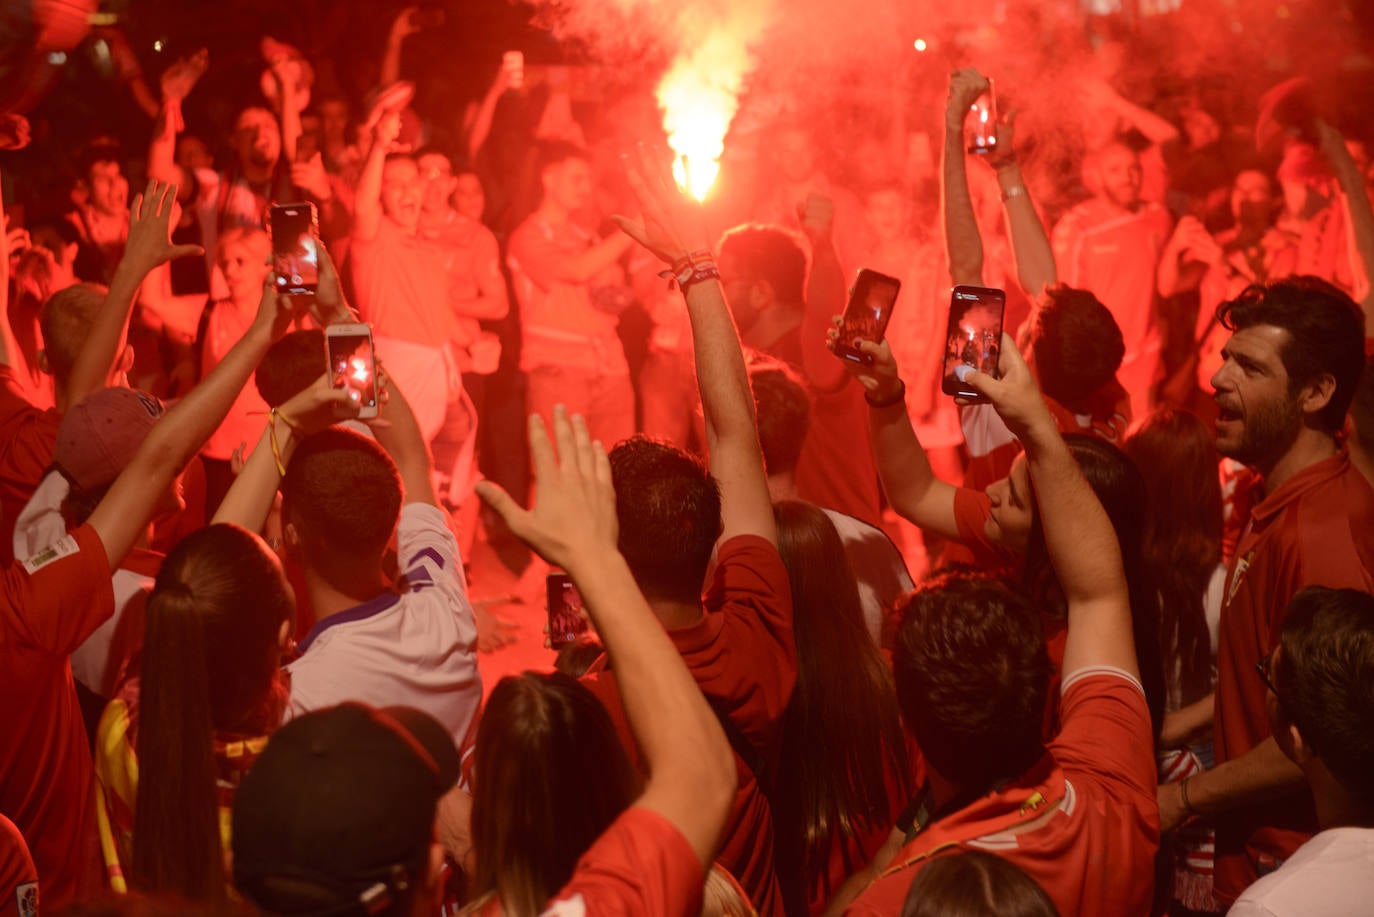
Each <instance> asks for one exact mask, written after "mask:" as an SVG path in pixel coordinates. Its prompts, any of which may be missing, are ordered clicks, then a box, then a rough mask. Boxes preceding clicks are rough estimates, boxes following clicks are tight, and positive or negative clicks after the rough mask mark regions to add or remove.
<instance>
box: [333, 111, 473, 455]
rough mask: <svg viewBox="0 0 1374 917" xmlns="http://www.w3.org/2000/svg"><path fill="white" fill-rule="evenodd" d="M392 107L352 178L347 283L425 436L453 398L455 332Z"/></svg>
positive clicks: (457, 387) (416, 177)
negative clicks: (422, 228)
mask: <svg viewBox="0 0 1374 917" xmlns="http://www.w3.org/2000/svg"><path fill="white" fill-rule="evenodd" d="M400 131H401V115H400V112H399V111H390V112H387V113H386V114H384V115H382V117H381V118H380V120H379V121H378V122H377V125H376V126H375V127H374V128H373V131H372V134H373V138H372V149H371V151H370V152H369V153H368V155H367V161H366V163H365V164H364V165H363V172H362V176H361V177H360V178H359V179H358V194H357V205H356V206H357V210H356V213H355V216H354V221H353V248H352V264H353V283H354V287H355V289H356V290H357V293H358V307H359V309H360V310H361V312H362V315H363V317H364V318H365V319H366V320H367V321H369V322H370V323H371V324H372V330H373V333H374V334H375V335H376V344H377V356H378V357H379V358H380V359H382V360H385V361H386V367H387V372H389V373H390V374H391V375H392V377H393V378H395V379H396V382H397V384H398V385H399V386H400V388H401V390H402V391H403V392H405V393H406V397H407V398H408V399H409V401H410V405H411V409H412V410H413V411H414V412H415V419H416V420H417V421H419V423H420V430H421V431H422V433H423V434H424V438H425V442H429V441H430V440H432V439H434V435H435V434H436V433H438V432H439V428H440V427H441V426H443V423H444V414H445V413H446V411H447V410H448V405H449V403H450V402H451V401H454V400H456V399H457V398H458V397H460V394H461V391H462V382H461V379H460V375H459V369H458V364H457V362H456V361H455V360H454V358H453V356H452V354H451V353H450V351H449V349H448V345H449V342H450V341H452V340H453V338H454V336H455V334H456V333H457V315H456V314H455V313H454V310H453V307H452V303H451V300H450V287H449V275H448V258H449V256H448V254H447V252H446V251H445V249H444V247H443V246H442V245H441V244H440V243H439V242H437V241H435V240H433V239H431V238H429V237H427V236H426V235H425V234H423V233H421V232H420V208H421V203H422V199H423V190H424V182H423V181H422V180H421V177H420V167H419V165H418V163H417V162H416V160H415V158H414V157H412V156H410V155H407V154H403V153H395V152H393V150H394V149H395V147H396V142H397V137H398V136H399V135H400Z"/></svg>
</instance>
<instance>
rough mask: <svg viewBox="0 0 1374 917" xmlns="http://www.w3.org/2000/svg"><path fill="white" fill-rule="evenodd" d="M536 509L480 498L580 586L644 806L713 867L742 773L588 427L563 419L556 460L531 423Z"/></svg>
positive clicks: (490, 492)
mask: <svg viewBox="0 0 1374 917" xmlns="http://www.w3.org/2000/svg"><path fill="white" fill-rule="evenodd" d="M529 433H530V456H531V458H532V460H533V466H534V489H535V498H534V507H533V509H532V510H528V511H527V510H523V509H521V508H520V507H519V506H518V505H517V504H516V503H515V501H514V500H512V499H511V497H510V496H509V495H508V494H507V493H506V492H505V491H503V490H501V488H500V487H498V486H496V485H495V484H492V483H490V482H487V481H482V482H479V483H478V484H477V493H478V495H479V496H480V497H481V498H482V499H483V500H484V501H485V502H486V503H488V504H489V505H490V506H491V507H492V508H493V509H494V510H496V512H497V513H498V514H500V516H501V518H502V519H504V520H505V522H506V525H508V526H509V527H510V529H511V531H512V532H514V533H515V534H516V535H517V536H518V537H519V538H520V539H521V540H522V541H524V542H525V543H526V544H528V545H529V546H530V547H531V548H533V549H534V550H535V551H536V552H537V553H538V554H539V555H540V556H541V557H543V558H544V559H545V560H546V561H548V562H549V563H550V564H553V565H555V566H559V567H562V568H563V569H565V570H567V571H568V573H569V574H570V575H571V576H572V578H573V582H574V583H576V584H577V588H578V590H579V591H580V592H581V593H582V599H583V602H584V603H585V607H586V608H587V611H588V614H589V615H590V616H591V619H592V622H593V623H594V624H595V625H596V631H597V633H598V634H599V635H600V637H601V641H602V643H603V644H604V645H605V647H606V651H607V653H608V654H609V655H610V657H611V665H612V666H613V667H614V669H615V673H616V679H617V680H618V681H619V683H620V686H621V697H622V699H623V701H624V704H625V714H626V716H627V718H628V719H629V722H630V728H631V730H632V731H633V732H634V736H635V740H636V741H637V742H638V744H639V747H640V749H641V750H642V751H643V753H644V759H645V763H646V765H647V770H648V773H649V779H648V782H647V783H646V784H645V786H644V792H643V793H642V794H641V795H640V797H639V799H638V800H637V801H636V805H639V806H642V807H644V808H647V809H651V810H653V811H655V812H657V813H659V814H660V815H662V816H663V817H664V818H666V819H667V820H668V821H669V822H671V823H672V824H673V825H674V826H675V827H676V828H677V829H678V831H680V832H681V833H682V835H683V837H685V838H686V839H687V841H688V843H690V844H691V846H692V849H693V850H695V851H696V854H697V857H698V858H699V859H700V861H701V864H702V868H703V869H707V868H709V867H710V864H711V861H712V860H713V859H714V857H715V854H716V844H717V842H718V841H719V839H720V833H721V830H722V828H724V826H725V818H726V815H727V814H728V813H729V809H730V803H731V801H732V799H733V797H734V792H735V782H736V774H735V763H734V756H733V755H732V754H731V752H730V746H729V743H728V742H727V741H726V739H725V734H724V733H723V732H722V731H721V727H720V721H719V720H717V719H716V715H715V714H714V713H713V712H712V711H711V708H710V707H709V706H707V704H706V700H705V698H704V697H703V696H702V694H701V690H700V689H699V688H698V687H697V685H696V682H695V680H693V678H692V676H691V674H690V673H689V672H688V671H687V667H686V665H684V664H683V661H682V657H681V656H680V655H678V652H677V650H676V649H675V648H674V647H673V645H672V643H671V642H669V640H668V635H667V634H666V633H665V632H664V630H663V625H661V624H660V623H659V622H658V619H657V618H655V617H654V615H653V612H652V611H650V609H649V605H648V603H647V602H646V601H645V600H644V597H643V595H641V594H640V592H639V590H638V588H637V587H636V586H635V583H634V578H633V577H632V576H631V575H630V570H629V567H628V566H627V565H626V563H625V559H624V558H623V557H622V556H621V555H620V552H619V551H618V550H617V549H616V535H617V522H616V514H615V488H614V486H613V485H612V483H611V468H610V462H609V461H608V460H607V458H606V452H605V449H604V448H602V446H601V444H600V443H593V442H591V439H590V437H589V436H588V435H587V428H586V425H585V424H584V423H582V419H581V418H580V417H574V418H573V419H572V422H571V423H570V422H569V421H568V418H567V415H566V413H564V411H563V409H562V408H561V407H558V408H555V409H554V438H555V439H556V440H557V443H558V452H557V455H556V456H555V454H554V450H553V447H552V444H551V443H550V442H549V437H548V433H547V432H546V430H545V428H544V424H543V422H542V421H541V420H540V419H539V417H538V415H535V416H533V417H531V418H530V427H529Z"/></svg>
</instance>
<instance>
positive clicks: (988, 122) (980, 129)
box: [968, 79, 997, 156]
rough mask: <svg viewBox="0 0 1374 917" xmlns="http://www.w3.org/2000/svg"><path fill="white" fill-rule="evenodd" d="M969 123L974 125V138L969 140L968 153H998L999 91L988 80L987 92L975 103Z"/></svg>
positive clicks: (970, 111) (970, 113)
mask: <svg viewBox="0 0 1374 917" xmlns="http://www.w3.org/2000/svg"><path fill="white" fill-rule="evenodd" d="M969 121H970V122H971V125H972V136H971V137H970V139H969V144H968V151H969V152H970V153H973V154H975V155H983V156H986V155H990V154H992V153H996V152H997V90H996V88H995V87H994V86H993V84H992V80H991V79H989V80H988V88H987V92H984V93H983V94H982V95H981V96H979V97H978V99H977V100H976V101H975V102H974V103H973V106H972V107H971V108H970V109H969Z"/></svg>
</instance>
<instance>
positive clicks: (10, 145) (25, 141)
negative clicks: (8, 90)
mask: <svg viewBox="0 0 1374 917" xmlns="http://www.w3.org/2000/svg"><path fill="white" fill-rule="evenodd" d="M28 145H29V119H28V118H25V117H24V116H23V115H16V114H14V113H13V112H9V113H6V114H3V115H0V150H22V149H23V148H24V147H26V146H28Z"/></svg>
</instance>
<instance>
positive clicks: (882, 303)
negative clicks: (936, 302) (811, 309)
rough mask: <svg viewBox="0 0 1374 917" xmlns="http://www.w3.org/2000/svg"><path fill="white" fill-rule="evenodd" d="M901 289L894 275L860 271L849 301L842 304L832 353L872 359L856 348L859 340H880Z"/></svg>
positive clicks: (863, 360)
mask: <svg viewBox="0 0 1374 917" xmlns="http://www.w3.org/2000/svg"><path fill="white" fill-rule="evenodd" d="M901 289H902V282H901V281H900V280H898V279H897V278H896V277H889V276H887V275H886V274H880V273H878V272H877V271H871V270H869V269H868V268H863V269H862V270H860V271H859V274H858V276H857V277H855V278H854V286H853V287H851V288H850V291H849V303H848V304H847V305H846V306H845V307H844V317H843V319H842V320H841V325H840V336H839V337H838V338H837V339H836V340H835V356H837V357H840V358H841V359H844V360H850V361H853V362H855V363H865V364H867V363H872V362H873V357H872V355H871V354H866V353H864V352H863V351H862V350H860V349H859V342H860V341H873V342H874V343H876V342H878V341H881V340H882V339H883V334H884V333H886V331H887V323H888V322H889V321H890V320H891V319H892V307H893V306H894V305H895V304H896V302H897V294H898V293H899V292H900V291H901Z"/></svg>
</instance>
